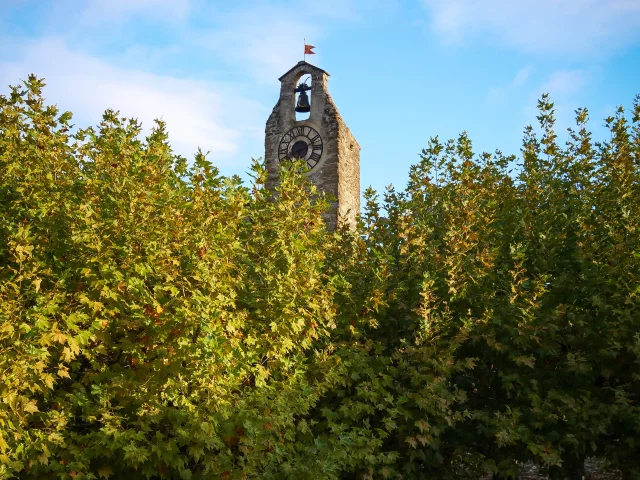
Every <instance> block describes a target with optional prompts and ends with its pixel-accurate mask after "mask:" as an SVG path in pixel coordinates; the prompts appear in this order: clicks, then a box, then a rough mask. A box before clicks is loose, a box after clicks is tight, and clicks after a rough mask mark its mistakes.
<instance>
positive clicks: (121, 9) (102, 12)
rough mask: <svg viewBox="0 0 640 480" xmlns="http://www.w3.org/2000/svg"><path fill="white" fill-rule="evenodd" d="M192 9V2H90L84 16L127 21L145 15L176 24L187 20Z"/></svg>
mask: <svg viewBox="0 0 640 480" xmlns="http://www.w3.org/2000/svg"><path fill="white" fill-rule="evenodd" d="M192 7H193V5H192V1H191V0H90V1H88V2H87V3H86V4H85V8H84V12H83V15H84V19H85V20H96V21H103V20H104V18H105V17H108V18H111V19H114V18H115V19H120V20H125V19H129V18H130V17H131V16H132V15H138V14H144V15H150V16H152V17H154V18H163V19H167V20H170V21H173V22H175V21H183V20H186V19H187V18H188V17H189V15H190V14H191V11H192Z"/></svg>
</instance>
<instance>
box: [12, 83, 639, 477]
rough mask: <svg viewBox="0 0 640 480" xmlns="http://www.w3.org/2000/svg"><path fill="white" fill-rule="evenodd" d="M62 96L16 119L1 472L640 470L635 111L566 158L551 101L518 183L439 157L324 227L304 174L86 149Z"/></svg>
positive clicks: (499, 172) (148, 148)
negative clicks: (269, 182) (352, 224)
mask: <svg viewBox="0 0 640 480" xmlns="http://www.w3.org/2000/svg"><path fill="white" fill-rule="evenodd" d="M43 86H44V83H43V82H42V81H41V80H39V79H37V78H35V77H30V78H29V80H28V81H26V82H25V83H24V85H23V86H20V87H13V88H11V92H10V94H9V95H8V96H7V97H2V99H1V100H0V172H1V177H0V369H1V371H2V377H1V379H0V400H1V402H0V478H16V477H19V478H87V479H91V478H94V479H97V478H133V479H135V478H187V479H188V478H194V479H195V478H222V479H234V478H304V477H307V478H335V479H339V478H344V479H346V478H416V479H418V478H441V479H446V478H465V477H466V478H478V477H479V476H480V475H482V474H483V473H484V472H486V471H487V469H489V470H492V471H493V472H495V473H498V472H499V473H500V474H501V475H503V476H507V475H513V474H515V473H516V472H517V470H518V468H519V465H520V463H521V462H523V461H526V460H533V461H536V462H538V463H540V464H543V465H546V466H548V467H549V469H550V473H551V474H552V475H554V476H556V477H558V476H562V475H565V474H570V475H574V476H575V475H578V474H579V473H580V470H581V468H582V467H581V465H582V462H583V460H584V458H585V457H586V456H598V457H602V458H606V459H607V460H608V461H609V462H611V464H612V465H613V466H616V467H618V468H620V469H622V470H623V471H624V472H625V473H626V474H627V475H629V476H630V478H634V476H637V475H638V474H640V460H639V459H638V458H637V455H636V454H635V452H636V450H637V449H638V442H639V441H640V411H639V408H640V407H639V405H638V400H639V397H640V381H639V374H640V335H639V333H638V332H639V331H640V320H639V316H638V307H639V299H638V292H639V286H640V283H639V278H640V277H639V276H640V248H639V246H640V245H639V243H640V238H639V235H640V232H639V230H638V219H639V214H640V195H639V194H640V192H639V191H638V189H639V188H640V175H639V174H640V106H639V102H638V99H636V102H635V103H634V109H633V119H632V123H631V124H629V123H628V121H627V120H626V118H625V116H624V111H623V110H622V109H620V110H619V111H618V112H617V114H616V115H615V116H614V117H612V118H610V119H607V125H608V126H609V129H610V131H611V139H610V140H609V141H607V142H603V143H594V142H593V140H592V139H591V134H590V133H589V132H588V130H587V112H586V110H579V111H578V112H577V115H576V119H577V128H576V130H575V131H570V132H569V142H568V143H567V145H566V147H564V148H561V147H560V146H559V145H558V141H557V138H556V134H555V133H554V130H553V123H554V122H553V104H552V103H550V101H549V100H548V98H547V97H546V96H545V97H543V98H542V100H541V101H540V104H539V110H540V116H539V117H538V119H539V121H540V125H541V128H542V134H541V136H540V135H538V134H536V133H535V132H534V130H533V129H532V128H531V127H528V128H527V129H526V130H525V139H524V145H523V150H522V154H523V163H522V164H515V161H516V159H515V157H506V156H504V155H503V154H501V153H500V152H497V153H496V154H494V155H489V154H482V155H480V156H474V154H473V152H472V148H471V142H470V140H469V139H468V138H467V136H466V135H464V134H463V135H461V136H460V137H459V138H458V140H457V141H449V142H447V143H445V144H442V143H440V142H439V141H438V139H437V138H434V139H432V140H431V141H430V143H429V145H428V147H427V148H426V149H425V150H424V151H423V152H422V159H421V161H420V163H419V164H418V165H416V166H414V167H413V168H412V169H411V172H410V180H409V183H408V186H407V188H406V190H404V191H402V192H396V191H395V190H393V189H388V190H387V191H386V192H385V195H384V199H383V203H382V204H380V203H379V200H378V197H377V195H376V193H375V192H373V191H371V190H368V191H367V192H366V193H365V197H366V199H367V206H366V208H365V209H364V212H363V214H362V216H361V218H360V223H359V225H358V228H357V230H356V231H355V232H351V231H349V230H348V229H344V230H340V231H337V232H327V231H326V230H325V228H324V226H323V223H322V213H323V211H324V209H325V208H326V206H327V203H326V200H325V199H324V198H323V197H322V196H320V197H317V196H315V195H314V194H315V193H316V192H315V191H314V187H313V186H312V185H309V184H308V183H306V181H305V179H304V176H303V175H301V174H300V172H299V171H298V165H293V166H283V167H282V170H281V184H280V186H279V187H278V191H277V192H276V194H275V195H274V194H273V193H272V192H269V191H267V190H265V189H264V188H263V185H264V180H265V171H264V169H263V168H262V166H261V165H260V164H259V163H258V162H254V165H253V166H252V172H253V176H254V182H253V185H251V186H250V187H249V188H247V187H246V186H244V185H243V184H242V182H241V181H240V180H239V179H238V178H235V177H234V178H224V177H222V176H220V175H219V173H218V171H217V170H216V169H215V168H214V167H213V166H212V165H211V164H210V163H209V162H208V161H207V160H206V159H205V156H204V155H202V154H201V153H200V152H199V153H198V154H197V155H196V158H195V160H194V161H193V162H191V163H188V162H187V161H186V160H185V159H183V158H181V157H178V156H176V155H174V154H173V153H172V152H171V148H170V145H169V143H168V136H167V133H166V131H165V128H164V124H163V123H162V122H157V125H156V127H155V128H154V130H153V131H152V133H151V134H150V135H149V136H148V137H147V138H146V139H144V140H142V139H141V138H140V133H141V128H140V125H139V124H138V122H136V121H135V120H127V119H122V118H120V117H119V116H118V114H117V112H113V111H107V112H106V113H105V115H104V117H103V121H102V122H101V123H100V125H99V126H98V127H97V128H95V129H94V128H88V129H84V130H79V131H78V132H77V133H74V134H71V133H70V129H71V125H70V121H71V114H70V113H67V112H65V113H60V112H59V111H58V109H57V108H56V107H52V106H46V105H45V102H44V99H43V97H42V88H43ZM510 168H513V171H511V170H510ZM309 193H311V195H309ZM312 199H315V200H312ZM516 461H517V462H518V463H516Z"/></svg>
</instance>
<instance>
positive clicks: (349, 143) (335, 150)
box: [265, 62, 360, 230]
mask: <svg viewBox="0 0 640 480" xmlns="http://www.w3.org/2000/svg"><path fill="white" fill-rule="evenodd" d="M305 74H310V75H311V86H312V89H311V112H310V115H309V118H308V119H307V120H302V121H296V115H295V88H296V86H297V83H298V81H299V80H300V77H302V75H305ZM328 76H329V75H328V74H327V73H326V72H325V71H324V70H322V69H319V68H317V67H314V66H313V65H310V64H308V63H306V62H299V63H298V64H297V65H296V66H294V67H293V68H292V69H291V70H289V71H288V72H287V73H285V74H284V75H283V76H282V77H281V78H280V82H281V86H280V98H279V99H278V102H277V103H276V105H275V107H274V109H273V111H272V112H271V115H270V116H269V119H268V120H267V124H266V128H265V162H266V167H267V172H268V179H267V185H266V186H267V188H274V187H275V186H276V184H277V181H278V160H279V159H278V147H279V144H280V140H281V138H282V136H283V135H284V134H285V133H286V132H287V131H288V130H289V129H290V128H292V127H293V126H294V125H295V126H309V127H313V128H315V129H316V130H317V131H318V132H319V133H320V135H321V137H322V141H323V152H322V156H321V158H320V161H319V162H318V164H317V165H316V166H315V168H314V169H313V170H312V171H311V172H310V173H309V174H308V178H309V180H310V181H311V182H312V183H314V184H315V185H316V186H317V187H318V188H319V190H321V191H323V192H325V193H327V194H329V195H331V196H332V197H334V199H335V201H334V202H333V203H332V204H331V207H330V209H329V211H328V213H327V214H326V215H325V221H326V223H327V227H328V228H329V229H331V230H333V229H335V227H336V225H337V224H338V221H339V217H340V216H345V215H346V213H347V211H350V213H349V214H348V216H347V217H346V218H345V219H346V221H348V222H349V224H351V225H353V226H355V214H356V213H358V212H359V211H360V146H359V145H358V143H357V142H356V141H355V139H354V138H353V135H352V134H351V132H350V131H349V129H348V128H347V126H346V125H345V123H344V121H343V120H342V118H341V117H340V114H339V113H338V109H337V108H336V106H335V104H334V103H333V100H332V98H331V96H330V95H329V91H328V88H327V84H328Z"/></svg>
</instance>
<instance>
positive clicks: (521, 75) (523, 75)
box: [511, 65, 533, 88]
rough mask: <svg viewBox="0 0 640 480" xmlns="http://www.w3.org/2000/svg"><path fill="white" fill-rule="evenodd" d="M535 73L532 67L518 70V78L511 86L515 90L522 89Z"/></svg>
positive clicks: (516, 77)
mask: <svg viewBox="0 0 640 480" xmlns="http://www.w3.org/2000/svg"><path fill="white" fill-rule="evenodd" d="M532 73H533V67H532V66H531V65H527V66H526V67H524V68H521V69H520V70H518V73H516V76H515V77H513V81H512V82H511V86H512V87H514V88H517V87H521V86H522V85H524V84H525V83H526V81H527V80H528V79H529V77H531V74H532Z"/></svg>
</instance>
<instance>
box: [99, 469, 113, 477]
mask: <svg viewBox="0 0 640 480" xmlns="http://www.w3.org/2000/svg"><path fill="white" fill-rule="evenodd" d="M112 473H113V470H111V467H101V468H99V469H98V474H99V475H100V477H101V478H109V476H110V475H111V474H112Z"/></svg>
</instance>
